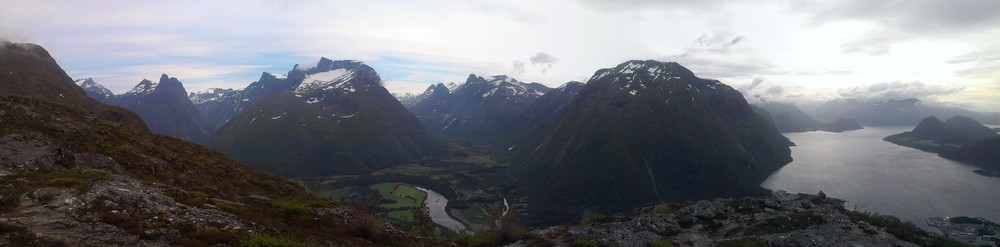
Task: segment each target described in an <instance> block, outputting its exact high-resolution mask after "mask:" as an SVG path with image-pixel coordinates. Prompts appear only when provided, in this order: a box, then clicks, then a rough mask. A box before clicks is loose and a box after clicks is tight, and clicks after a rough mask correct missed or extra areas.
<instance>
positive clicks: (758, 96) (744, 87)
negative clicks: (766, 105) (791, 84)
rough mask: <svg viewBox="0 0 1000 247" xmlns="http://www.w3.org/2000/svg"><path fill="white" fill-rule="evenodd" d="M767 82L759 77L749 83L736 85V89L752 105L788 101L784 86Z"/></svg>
mask: <svg viewBox="0 0 1000 247" xmlns="http://www.w3.org/2000/svg"><path fill="white" fill-rule="evenodd" d="M766 82H767V78H763V77H757V78H754V79H753V80H752V81H750V82H749V83H745V84H740V85H734V88H735V89H736V90H737V91H740V93H741V94H743V98H745V99H746V100H747V102H750V103H751V104H756V103H762V102H767V101H785V100H786V97H785V95H784V94H785V87H784V86H781V85H777V84H774V83H766Z"/></svg>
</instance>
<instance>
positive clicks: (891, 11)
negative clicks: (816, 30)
mask: <svg viewBox="0 0 1000 247" xmlns="http://www.w3.org/2000/svg"><path fill="white" fill-rule="evenodd" d="M791 8H792V9H796V10H800V13H803V14H805V15H808V16H810V17H811V19H812V21H813V23H814V24H823V23H826V22H837V21H851V20H857V21H867V22H873V23H877V24H880V25H882V26H886V27H892V28H893V29H898V30H905V31H908V32H911V33H930V32H943V33H953V32H963V31H968V30H970V29H980V28H983V27H988V28H992V27H994V25H995V24H996V21H997V20H998V19H1000V1H992V0H925V1H868V0H844V1H824V2H793V4H792V5H791Z"/></svg>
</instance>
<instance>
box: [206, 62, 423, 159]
mask: <svg viewBox="0 0 1000 247" xmlns="http://www.w3.org/2000/svg"><path fill="white" fill-rule="evenodd" d="M279 88H284V91H281V92H276V91H278V89H279ZM254 90H258V91H270V93H273V95H270V96H267V97H262V98H261V99H260V100H259V101H258V103H256V104H253V105H252V106H250V107H249V108H247V109H246V110H244V111H242V112H241V113H239V114H237V115H236V116H234V117H233V118H231V119H230V120H229V121H228V122H227V123H226V124H225V125H223V126H222V128H220V129H219V130H218V131H217V132H216V134H215V136H214V137H213V139H212V142H211V145H212V146H213V147H216V148H218V149H220V150H222V151H223V152H225V153H227V154H229V155H231V156H232V157H234V158H235V159H237V160H241V161H243V162H245V163H247V164H250V165H252V166H255V167H259V168H262V169H265V170H268V171H272V172H276V173H279V174H283V175H287V176H321V175H337V174H358V173H364V172H367V171H370V170H372V169H375V168H377V167H380V166H384V165H387V164H392V163H395V162H401V161H406V160H410V159H414V158H417V157H419V156H421V155H423V154H425V153H427V152H429V151H430V150H431V149H432V148H433V145H431V141H430V138H429V136H427V134H426V131H425V130H424V127H423V125H421V124H420V122H419V121H418V120H417V119H416V118H415V117H413V116H412V115H410V114H409V113H408V112H406V110H405V108H404V107H403V106H402V105H401V104H400V103H399V101H397V100H396V99H395V98H394V97H393V96H392V95H391V94H389V92H388V91H387V90H386V89H385V88H384V87H383V86H382V85H381V78H380V77H379V75H378V74H377V73H376V72H375V70H374V69H372V68H371V67H369V66H368V65H365V64H364V63H361V62H358V61H350V60H338V61H333V60H329V59H326V58H322V59H321V60H320V62H319V63H318V64H317V65H316V66H315V67H310V68H301V67H299V66H298V65H296V67H295V68H294V69H293V70H292V71H290V72H289V75H288V77H287V80H284V83H283V84H273V83H272V84H263V83H261V84H260V87H258V86H257V85H251V87H248V89H246V90H244V92H250V91H254Z"/></svg>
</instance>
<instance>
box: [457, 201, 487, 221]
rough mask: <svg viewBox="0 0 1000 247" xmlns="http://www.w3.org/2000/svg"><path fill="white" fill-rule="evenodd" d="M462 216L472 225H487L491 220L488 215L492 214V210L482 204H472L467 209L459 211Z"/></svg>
mask: <svg viewBox="0 0 1000 247" xmlns="http://www.w3.org/2000/svg"><path fill="white" fill-rule="evenodd" d="M459 211H460V212H461V213H462V216H463V217H464V218H465V219H466V220H468V221H469V222H470V223H472V224H489V223H490V221H491V220H492V219H493V217H491V216H490V215H489V213H492V212H493V209H492V208H491V207H490V206H489V205H485V204H482V203H473V204H472V205H469V208H468V209H461V210H459Z"/></svg>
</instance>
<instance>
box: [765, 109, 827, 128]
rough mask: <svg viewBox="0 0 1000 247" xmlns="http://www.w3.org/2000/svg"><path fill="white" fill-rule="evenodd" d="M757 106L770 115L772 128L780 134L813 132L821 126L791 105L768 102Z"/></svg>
mask: <svg viewBox="0 0 1000 247" xmlns="http://www.w3.org/2000/svg"><path fill="white" fill-rule="evenodd" d="M757 106H758V107H760V108H761V109H764V110H765V111H767V112H768V113H769V114H770V115H771V120H773V121H774V127H775V128H778V131H781V132H805V131H814V130H816V129H817V128H818V126H820V125H822V123H820V122H819V121H816V119H813V118H812V117H811V116H809V115H808V114H806V113H805V112H802V110H799V108H798V107H796V106H795V105H793V104H788V103H773V102H768V103H763V104H758V105H757Z"/></svg>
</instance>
